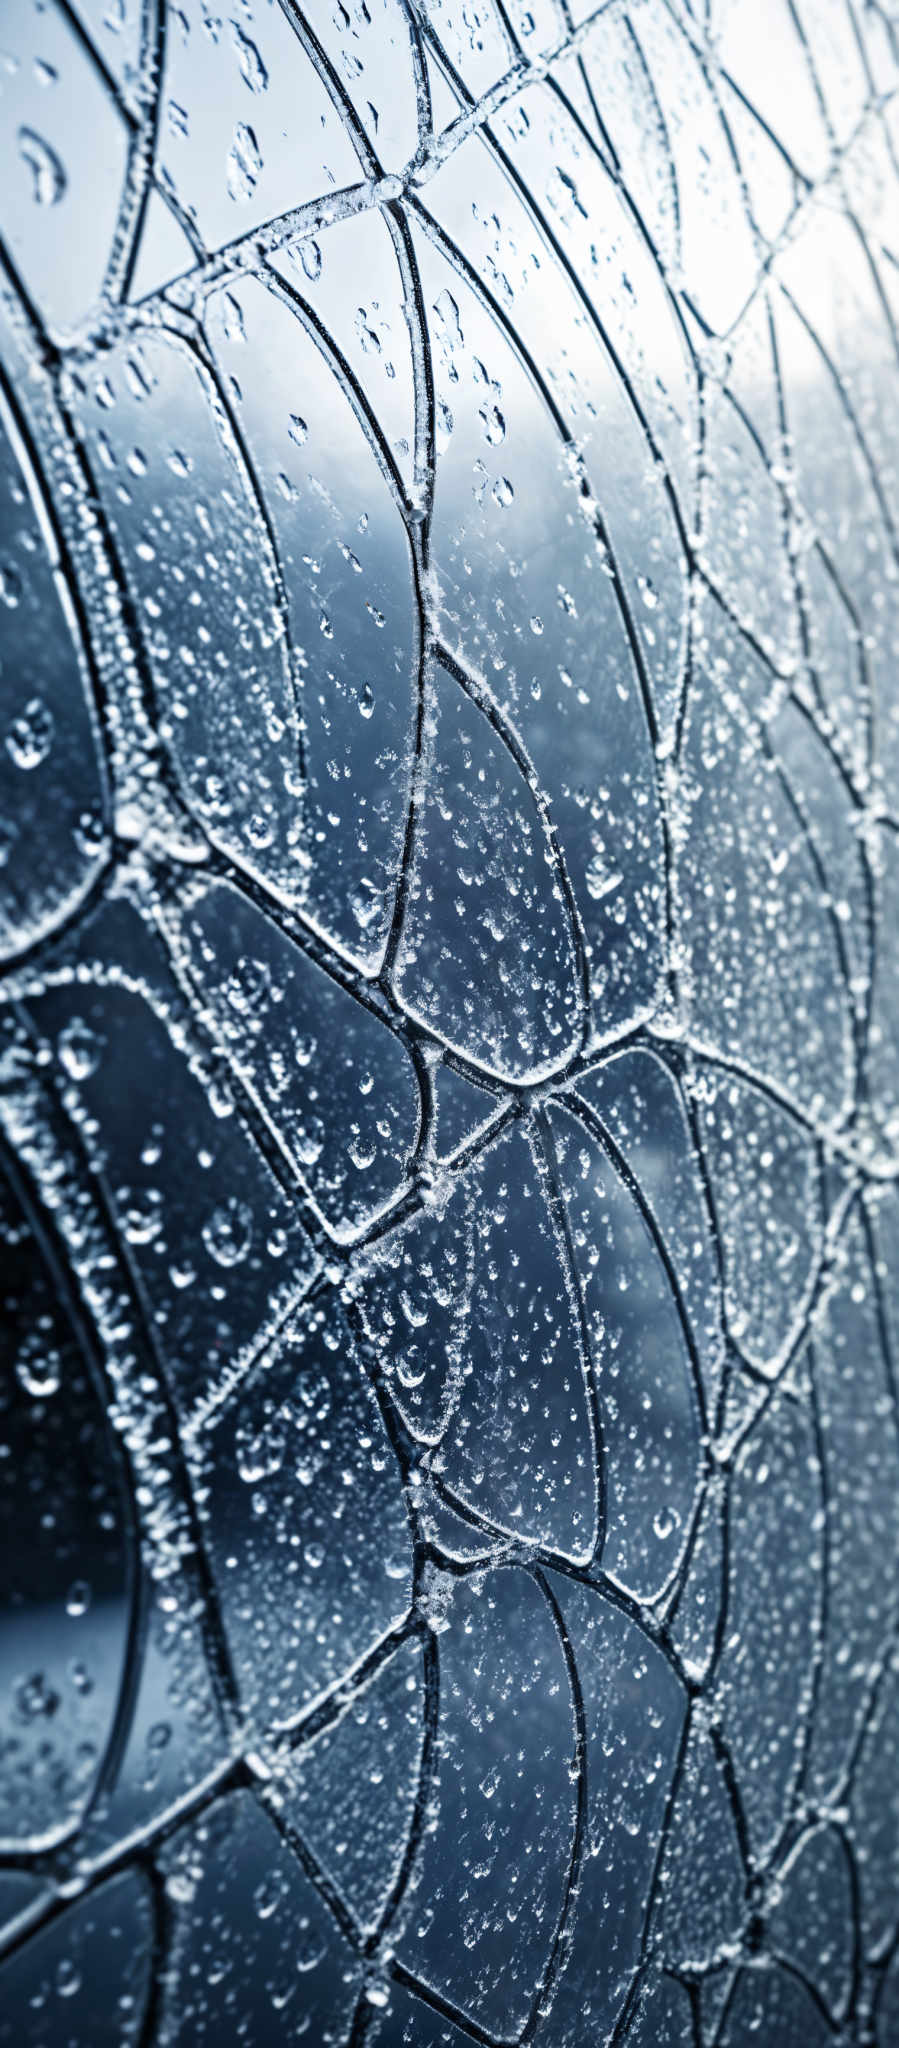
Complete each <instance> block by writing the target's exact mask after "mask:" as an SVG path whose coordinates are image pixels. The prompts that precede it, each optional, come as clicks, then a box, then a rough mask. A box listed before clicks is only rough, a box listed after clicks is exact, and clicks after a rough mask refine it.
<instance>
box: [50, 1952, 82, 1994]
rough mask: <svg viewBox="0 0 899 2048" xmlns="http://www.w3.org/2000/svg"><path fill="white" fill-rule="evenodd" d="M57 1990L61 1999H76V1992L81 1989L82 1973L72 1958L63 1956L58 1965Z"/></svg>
mask: <svg viewBox="0 0 899 2048" xmlns="http://www.w3.org/2000/svg"><path fill="white" fill-rule="evenodd" d="M56 1989H57V1991H58V1992H59V1995H60V1998H74V1996H75V1993H76V1991H80V1989H81V1971H80V1970H79V1969H77V1968H76V1965H75V1964H74V1963H73V1961H72V1958H71V1956H63V1957H62V1959H61V1961H60V1962H58V1963H57V1965H56Z"/></svg>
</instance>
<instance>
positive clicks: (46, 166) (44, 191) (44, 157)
mask: <svg viewBox="0 0 899 2048" xmlns="http://www.w3.org/2000/svg"><path fill="white" fill-rule="evenodd" d="M19 155H20V157H21V158H22V161H23V163H25V164H27V165H28V169H29V170H30V172H31V177H32V187H31V191H32V198H33V199H34V201H35V204H36V205H37V206H58V204H59V201H60V200H61V198H62V196H63V193H64V191H65V189H66V185H67V183H68V179H67V178H66V173H65V167H64V165H63V164H62V163H61V162H60V159H59V157H58V156H57V154H56V151H55V149H51V148H50V144H49V142H45V141H44V138H43V136H42V135H38V134H36V133H35V130H34V129H33V128H20V129H19Z"/></svg>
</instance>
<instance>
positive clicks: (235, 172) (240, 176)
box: [227, 121, 262, 205]
mask: <svg viewBox="0 0 899 2048" xmlns="http://www.w3.org/2000/svg"><path fill="white" fill-rule="evenodd" d="M261 170H262V151H261V149H260V147H259V144H258V142H257V140H256V137H255V135H254V133H253V130H252V128H249V127H248V126H247V124H246V122H245V121H239V122H238V125H237V127H236V128H235V130H234V141H233V142H232V144H231V148H230V149H229V151H228V173H227V183H228V192H229V195H230V197H231V198H232V199H234V200H236V201H237V203H238V204H239V205H243V204H244V203H245V202H246V201H247V200H248V199H251V198H252V196H253V193H254V192H255V190H256V184H257V181H258V178H259V173H260V171H261Z"/></svg>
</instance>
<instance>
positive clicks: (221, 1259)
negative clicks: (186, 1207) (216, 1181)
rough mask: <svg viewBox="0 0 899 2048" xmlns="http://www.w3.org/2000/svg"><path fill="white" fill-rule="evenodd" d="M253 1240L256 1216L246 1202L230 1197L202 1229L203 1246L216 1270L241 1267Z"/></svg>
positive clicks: (214, 1211) (214, 1210) (214, 1212)
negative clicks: (218, 1268) (213, 1261)
mask: <svg viewBox="0 0 899 2048" xmlns="http://www.w3.org/2000/svg"><path fill="white" fill-rule="evenodd" d="M252 1239H253V1212H252V1209H250V1207H249V1206H248V1204H247V1203H246V1202H240V1201H238V1199H237V1196H236V1195H229V1197H228V1200H227V1202H221V1203H220V1204H219V1206H218V1208H217V1209H213V1212H212V1215H211V1216H210V1217H209V1218H208V1219H207V1221H206V1222H205V1223H204V1225H203V1243H204V1244H205V1246H206V1250H207V1251H208V1253H209V1256H210V1258H211V1259H214V1260H215V1263H216V1265H217V1266H239V1265H240V1262H241V1260H242V1259H245V1258H246V1256H247V1253H248V1251H249V1249H250V1245H251V1243H252Z"/></svg>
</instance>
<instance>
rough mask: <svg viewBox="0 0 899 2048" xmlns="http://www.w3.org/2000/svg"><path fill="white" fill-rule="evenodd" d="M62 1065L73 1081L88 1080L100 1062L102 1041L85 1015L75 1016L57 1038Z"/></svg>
mask: <svg viewBox="0 0 899 2048" xmlns="http://www.w3.org/2000/svg"><path fill="white" fill-rule="evenodd" d="M57 1047H58V1051H59V1058H60V1063H61V1065H62V1066H63V1067H64V1068H65V1070H66V1073H67V1074H68V1075H69V1077H70V1079H71V1080H73V1081H87V1080H89V1078H90V1076H91V1074H95V1073H96V1071H97V1068H98V1066H99V1064H100V1053H101V1043H100V1040H99V1038H98V1037H97V1034H96V1032H95V1031H92V1030H91V1029H90V1026H89V1025H88V1024H85V1022H84V1019H83V1017H73V1018H72V1019H71V1021H70V1022H69V1023H68V1024H66V1025H65V1027H64V1029H63V1030H62V1031H61V1032H60V1034H59V1038H58V1040H57Z"/></svg>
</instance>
